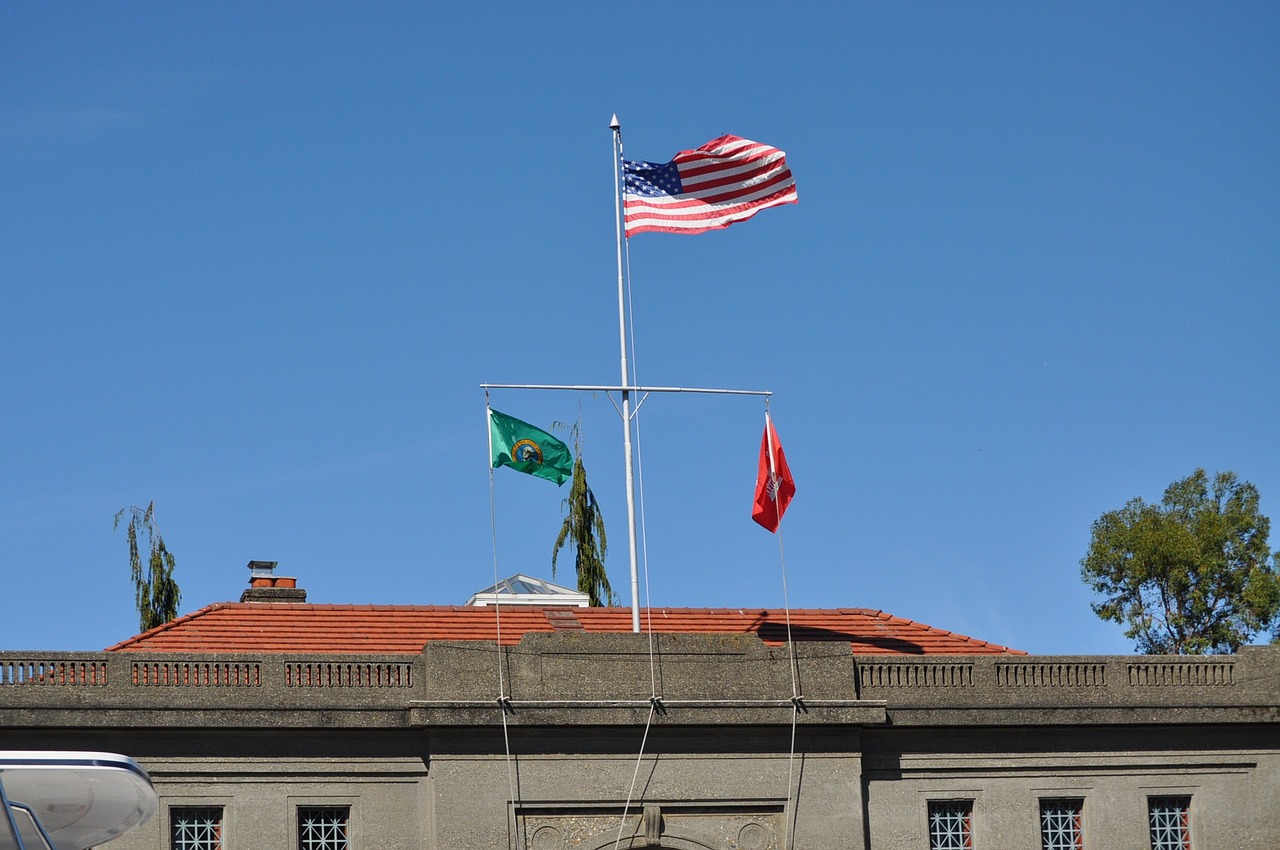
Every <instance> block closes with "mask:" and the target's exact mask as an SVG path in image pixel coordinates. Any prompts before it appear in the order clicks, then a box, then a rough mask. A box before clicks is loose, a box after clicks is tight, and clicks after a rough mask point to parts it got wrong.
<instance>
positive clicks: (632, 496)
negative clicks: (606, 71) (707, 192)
mask: <svg viewBox="0 0 1280 850" xmlns="http://www.w3.org/2000/svg"><path fill="white" fill-rule="evenodd" d="M609 129H611V130H613V211H614V212H613V214H614V227H615V230H616V231H617V237H618V343H619V347H620V348H621V350H622V386H623V387H624V389H623V390H622V456H623V462H624V463H625V464H626V470H627V472H626V487H627V547H628V549H629V551H630V553H631V631H633V632H639V631H640V567H639V558H638V556H637V549H636V485H635V471H634V470H635V466H634V464H633V463H632V459H631V391H630V390H629V389H625V388H626V387H629V386H630V384H631V381H630V377H629V375H628V374H627V372H628V370H627V312H626V310H627V306H626V305H627V301H626V290H625V284H624V280H623V273H622V232H623V231H622V175H621V174H620V173H619V171H620V168H621V165H622V125H621V124H619V123H618V116H617V115H616V114H615V115H614V116H613V119H612V120H611V121H610V122H609Z"/></svg>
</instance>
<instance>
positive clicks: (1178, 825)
mask: <svg viewBox="0 0 1280 850" xmlns="http://www.w3.org/2000/svg"><path fill="white" fill-rule="evenodd" d="M1147 812H1148V815H1149V816H1150V820H1151V850H1191V798H1190V797H1152V798H1151V799H1149V800H1148V801H1147Z"/></svg>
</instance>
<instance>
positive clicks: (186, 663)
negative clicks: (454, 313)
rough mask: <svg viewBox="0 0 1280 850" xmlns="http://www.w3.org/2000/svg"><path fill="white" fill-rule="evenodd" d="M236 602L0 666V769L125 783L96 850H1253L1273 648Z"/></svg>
mask: <svg viewBox="0 0 1280 850" xmlns="http://www.w3.org/2000/svg"><path fill="white" fill-rule="evenodd" d="M251 566H252V565H251ZM251 583H252V585H253V586H251V587H250V588H249V589H248V590H247V591H245V593H244V595H243V596H242V597H241V601H240V602H236V603H231V602H228V603H219V604H214V605H210V606H208V607H206V608H202V609H200V610H199V611H196V612H195V613H193V614H190V615H188V616H185V617H182V618H181V619H179V620H177V621H175V622H173V623H170V624H168V625H165V626H162V627H160V628H158V629H154V630H152V631H150V632H147V633H144V634H142V635H138V636H136V637H133V638H130V639H128V640H126V641H124V642H122V643H119V644H117V645H115V646H113V647H111V648H109V649H108V650H106V651H104V652H82V653H81V652H77V653H53V652H50V653H11V652H10V653H0V748H4V749H40V748H57V749H87V750H106V751H114V752H121V753H127V754H129V755H132V756H134V757H136V758H137V759H138V760H139V762H140V763H142V764H143V765H144V766H145V767H146V768H147V770H148V771H149V772H150V773H151V776H152V778H153V779H154V781H155V786H156V790H157V792H158V794H159V797H160V811H159V814H158V816H157V817H155V818H153V819H152V820H151V821H150V822H148V823H147V824H146V825H144V826H143V827H142V828H140V829H139V830H137V831H135V832H134V833H131V834H130V835H128V836H125V837H123V838H122V839H120V840H119V841H117V842H114V843H113V844H112V845H111V846H112V847H113V848H116V850H141V848H146V850H161V848H181V850H208V849H209V848H214V847H224V848H231V850H239V849H240V848H245V850H249V849H250V848H252V850H264V849H265V848H286V850H288V848H303V850H337V848H348V847H349V848H353V850H391V849H392V848H427V849H428V850H445V848H449V850H453V848H485V849H486V850H492V848H509V850H516V849H517V848H520V849H521V850H523V848H530V850H607V848H613V847H626V848H636V847H665V848H672V850H789V849H790V848H793V847H794V848H804V850H818V848H831V850H837V848H838V850H849V848H874V850H899V849H901V850H928V848H964V847H974V848H980V850H983V849H984V848H991V850H996V848H1029V849H1034V848H1055V850H1056V848H1075V847H1079V848H1089V849H1090V850H1092V849H1093V848H1097V849H1098V850H1101V848H1154V850H1167V848H1185V847H1191V848H1197V850H1201V848H1204V850H1208V848H1233V849H1234V848H1240V849H1241V850H1245V848H1251V850H1274V848H1276V847H1277V846H1280V839H1278V838H1277V836H1280V648H1272V647H1248V648H1246V649H1244V650H1242V651H1241V652H1240V653H1239V654H1238V655H1235V656H1214V657H1194V658H1188V657H1153V656H1106V657H1100V656H1052V657H1050V656H1030V655H1026V654H1025V653H1020V652H1017V651H1015V650H1011V649H1008V648H1006V647H1002V646H996V645H993V644H990V643H987V642H984V641H981V640H977V639H974V638H969V637H965V636H962V635H955V634H952V633H950V632H946V631H943V630H941V629H936V628H932V627H929V626H925V625H923V624H920V623H915V622H912V621H910V620H905V619H901V618H898V617H894V616H891V615H888V614H885V613H883V612H879V611H869V610H865V609H856V608H839V609H823V610H803V611H791V612H790V613H789V615H788V614H787V613H786V612H783V611H777V610H759V609H653V610H649V611H645V612H643V619H644V622H645V624H646V628H647V633H643V634H633V633H631V620H630V611H629V610H621V609H599V608H575V607H569V606H565V605H537V604H524V605H519V606H506V607H503V606H499V607H498V608H497V609H496V610H495V608H493V607H462V606H460V607H444V606H356V605H320V604H309V603H307V602H306V601H305V600H306V594H305V591H303V590H302V589H301V588H298V587H296V583H295V582H294V581H293V580H292V579H288V578H283V577H278V576H276V575H275V574H274V570H273V565H269V564H258V565H257V568H256V569H255V573H254V578H253V579H252V580H251ZM525 602H528V600H525ZM788 621H789V622H788ZM788 635H790V641H788Z"/></svg>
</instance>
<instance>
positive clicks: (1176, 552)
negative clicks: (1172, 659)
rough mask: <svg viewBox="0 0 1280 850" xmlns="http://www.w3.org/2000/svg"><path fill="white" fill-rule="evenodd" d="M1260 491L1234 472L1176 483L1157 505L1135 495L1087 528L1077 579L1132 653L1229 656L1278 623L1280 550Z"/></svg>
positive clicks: (1199, 472) (1197, 475)
mask: <svg viewBox="0 0 1280 850" xmlns="http://www.w3.org/2000/svg"><path fill="white" fill-rule="evenodd" d="M1269 531H1270V520H1268V519H1267V517H1265V516H1263V515H1262V514H1261V513H1260V512H1259V510H1258V490H1257V488H1256V487H1254V486H1253V485H1252V484H1250V483H1249V482H1247V481H1244V482H1241V481H1238V480H1237V479H1236V475H1235V473H1233V472H1220V473H1218V474H1217V475H1216V476H1215V477H1214V479H1213V481H1212V484H1211V483H1210V481H1209V478H1208V476H1207V475H1206V474H1205V471H1204V470H1203V469H1197V470H1196V471H1195V472H1194V473H1192V474H1191V475H1190V476H1188V477H1187V478H1184V479H1182V480H1181V481H1175V482H1174V483H1172V484H1170V485H1169V487H1168V489H1166V490H1165V491H1164V498H1163V500H1162V501H1161V503H1160V504H1159V505H1151V504H1147V503H1146V502H1144V501H1143V500H1142V499H1141V498H1137V499H1133V500H1131V501H1130V502H1129V503H1128V504H1126V505H1125V506H1124V507H1123V508H1121V509H1120V510H1115V511H1108V512H1107V513H1104V514H1103V515H1102V516H1101V517H1099V518H1098V519H1097V521H1095V522H1094V523H1093V530H1092V539H1091V540H1090V543H1089V551H1088V554H1086V555H1085V557H1084V558H1083V559H1081V561H1080V566H1081V574H1082V576H1083V578H1084V580H1085V581H1086V582H1087V583H1088V584H1089V585H1090V586H1091V587H1092V588H1093V589H1094V590H1095V591H1096V592H1097V593H1099V594H1102V595H1103V597H1105V598H1104V599H1103V600H1102V601H1101V602H1095V603H1093V610H1094V612H1095V613H1096V614H1097V615H1098V616H1099V617H1101V618H1102V619H1104V620H1112V621H1114V622H1117V623H1127V624H1128V628H1127V629H1126V631H1125V635H1126V636H1127V637H1130V638H1133V639H1134V641H1135V648H1136V649H1137V650H1138V651H1139V652H1148V653H1156V654H1199V653H1216V652H1234V651H1235V650H1236V649H1238V648H1239V647H1240V646H1241V645H1242V644H1244V643H1245V642H1247V641H1248V640H1249V639H1250V638H1252V637H1253V636H1254V635H1255V634H1256V633H1257V632H1259V631H1262V630H1264V629H1266V628H1267V627H1268V625H1269V624H1272V623H1277V624H1280V619H1278V615H1280V571H1278V570H1277V564H1278V563H1280V552H1277V553H1275V554H1274V555H1273V554H1272V553H1271V552H1270V550H1269V548H1268V546H1267V536H1268V533H1269Z"/></svg>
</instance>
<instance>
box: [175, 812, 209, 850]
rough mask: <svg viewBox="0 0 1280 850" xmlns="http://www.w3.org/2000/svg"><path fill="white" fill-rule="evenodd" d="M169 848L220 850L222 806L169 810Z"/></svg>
mask: <svg viewBox="0 0 1280 850" xmlns="http://www.w3.org/2000/svg"><path fill="white" fill-rule="evenodd" d="M169 847H170V848H171V850H222V807H221V806H205V807H202V808H198V809H197V808H186V807H184V808H178V807H174V808H172V809H170V810H169Z"/></svg>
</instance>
